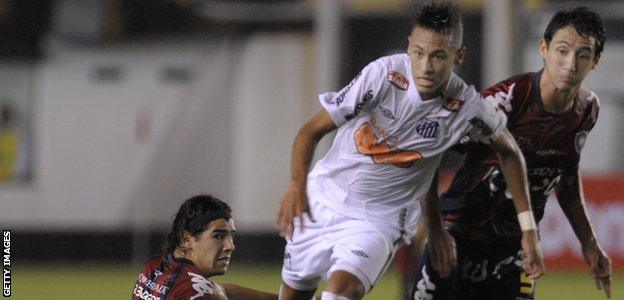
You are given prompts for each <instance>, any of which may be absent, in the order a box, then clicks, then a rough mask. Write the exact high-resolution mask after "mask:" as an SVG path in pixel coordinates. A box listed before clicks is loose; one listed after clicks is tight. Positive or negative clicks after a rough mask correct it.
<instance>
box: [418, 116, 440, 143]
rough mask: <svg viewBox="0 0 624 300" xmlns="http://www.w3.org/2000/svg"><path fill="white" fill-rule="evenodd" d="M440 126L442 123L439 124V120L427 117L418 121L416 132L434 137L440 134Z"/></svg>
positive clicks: (425, 136)
mask: <svg viewBox="0 0 624 300" xmlns="http://www.w3.org/2000/svg"><path fill="white" fill-rule="evenodd" d="M439 126H440V124H438V122H436V121H432V120H429V119H427V118H425V119H422V120H420V121H418V124H416V133H418V134H419V135H420V136H422V137H424V138H428V139H430V138H434V137H436V135H437V134H438V127H439Z"/></svg>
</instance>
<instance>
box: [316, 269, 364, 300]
mask: <svg viewBox="0 0 624 300" xmlns="http://www.w3.org/2000/svg"><path fill="white" fill-rule="evenodd" d="M325 292H328V293H330V294H333V295H339V296H341V297H345V298H344V299H348V300H359V299H362V298H363V297H364V294H365V293H366V289H365V287H364V284H363V283H362V282H361V281H360V280H359V279H358V278H357V277H356V276H355V275H353V274H351V273H349V272H346V271H340V270H339V271H336V272H334V273H332V275H331V277H330V278H329V281H328V282H327V286H326V287H325ZM321 299H323V300H325V298H321ZM327 299H340V300H344V299H343V298H327Z"/></svg>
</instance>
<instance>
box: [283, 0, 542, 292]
mask: <svg viewBox="0 0 624 300" xmlns="http://www.w3.org/2000/svg"><path fill="white" fill-rule="evenodd" d="M414 21H415V22H414V26H413V27H412V29H411V31H410V33H409V36H408V46H407V49H406V53H403V54H397V55H391V56H386V57H382V58H379V59H377V60H375V61H373V62H372V63H370V64H369V65H367V66H366V67H364V69H363V70H362V72H361V73H360V74H358V75H357V76H356V77H355V78H354V79H353V80H352V81H351V83H349V84H348V85H347V86H346V87H344V88H343V89H342V90H340V91H339V92H335V93H334V92H330V93H324V94H321V95H320V96H319V102H320V103H321V105H322V106H323V109H321V111H320V112H318V113H317V114H316V115H315V116H314V117H313V118H312V119H310V120H309V121H308V122H307V123H305V125H303V127H302V128H301V129H300V130H299V133H298V134H297V137H296V138H295V141H294V145H293V152H292V163H291V182H290V184H289V185H288V189H287V190H286V193H285V195H284V197H283V198H282V200H281V202H280V206H279V213H278V217H277V227H278V229H279V230H280V233H281V234H282V235H283V236H285V237H286V241H287V244H286V248H285V254H284V263H283V267H282V280H283V284H282V287H281V290H280V299H283V300H287V299H303V300H309V299H310V298H311V297H313V295H314V293H315V292H316V289H317V286H318V284H319V282H320V280H321V279H324V280H327V284H326V285H325V290H324V291H323V292H322V294H321V299H322V300H337V299H339V300H345V299H349V300H357V299H361V298H362V297H364V295H365V294H366V293H367V292H369V291H370V290H371V289H372V287H373V285H374V284H375V282H377V280H378V279H379V278H380V277H381V275H382V274H383V273H384V271H385V269H386V268H387V266H388V265H389V263H390V261H391V259H392V256H393V254H394V250H395V249H396V246H397V245H399V244H400V243H401V242H402V241H404V239H405V238H406V237H409V236H411V235H412V234H413V233H414V230H415V227H416V221H417V220H418V218H419V216H420V214H421V206H420V203H419V200H420V199H423V200H422V201H423V203H424V211H425V214H426V217H427V220H428V226H429V230H430V234H429V236H430V245H431V248H432V253H435V254H436V260H435V261H436V268H437V269H438V270H440V272H443V273H444V272H447V273H448V272H450V270H451V269H452V268H453V266H454V263H455V252H454V250H455V248H454V245H453V241H452V238H451V236H450V235H449V234H448V232H446V231H445V230H444V229H443V228H442V221H441V216H440V211H439V205H438V203H437V202H435V201H431V200H432V199H433V200H437V198H435V197H433V196H432V195H431V194H432V191H431V190H429V186H430V183H431V181H432V180H435V179H434V177H435V172H436V169H437V166H438V164H439V162H440V159H441V158H442V155H443V154H444V152H445V151H446V150H447V149H448V148H450V147H451V146H453V145H454V144H456V143H457V142H458V141H459V140H460V139H461V138H462V137H463V136H465V135H470V136H471V138H473V139H474V140H477V141H481V142H484V143H488V144H489V145H490V146H491V147H492V148H493V149H494V151H495V152H496V153H498V154H499V155H500V159H501V161H502V166H503V168H502V170H503V173H504V174H505V176H506V178H507V179H508V181H509V182H510V185H509V186H510V190H511V193H512V194H513V196H514V205H515V207H516V210H517V211H518V212H519V213H526V212H528V211H529V210H530V203H529V198H528V191H527V183H526V170H525V169H524V160H523V157H522V154H521V152H520V150H519V149H518V147H517V146H516V144H515V142H514V140H513V138H512V137H511V135H510V134H509V132H507V130H506V129H505V124H506V117H505V114H504V113H503V112H502V111H501V110H500V109H498V108H496V107H495V106H494V105H493V103H491V102H489V101H484V100H483V98H481V96H480V95H479V93H478V92H477V91H476V90H475V89H474V88H473V87H472V86H468V85H466V83H464V82H463V80H462V79H461V78H459V77H458V76H456V75H454V74H453V72H452V71H453V67H454V66H455V65H456V64H459V63H461V61H462V59H463V58H464V48H463V46H462V30H463V29H462V22H461V16H460V14H459V11H458V9H457V7H456V6H455V5H454V4H453V3H451V2H449V1H444V2H427V3H426V4H425V6H424V7H423V8H422V9H421V10H420V11H419V12H418V13H417V14H416V16H415V18H414ZM336 128H338V131H337V133H336V137H335V138H334V141H333V144H332V147H331V149H330V150H329V152H328V153H327V154H326V155H325V156H324V157H323V158H322V159H321V160H319V161H318V162H317V163H316V165H315V166H314V168H313V169H312V170H311V171H310V172H309V174H308V171H309V168H310V164H311V158H312V154H313V153H314V149H315V147H316V144H317V142H318V140H319V139H320V138H321V137H323V136H324V135H326V134H327V133H329V132H331V131H333V130H335V129H336ZM524 229H526V231H525V234H524V235H523V246H524V248H523V249H524V250H525V253H526V255H525V268H526V270H527V272H528V273H529V274H531V276H533V277H538V276H540V275H541V274H542V269H543V266H542V258H541V250H540V249H539V246H538V244H537V233H536V231H535V229H534V228H524Z"/></svg>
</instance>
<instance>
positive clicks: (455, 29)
mask: <svg viewBox="0 0 624 300" xmlns="http://www.w3.org/2000/svg"><path fill="white" fill-rule="evenodd" d="M416 27H422V28H425V29H430V30H433V31H435V32H438V33H441V34H443V35H446V36H450V37H451V38H452V40H453V41H454V42H456V43H457V46H458V47H461V45H462V39H463V31H464V29H463V27H464V26H463V23H462V17H461V13H460V12H459V9H458V8H457V5H456V4H455V3H454V2H452V1H433V0H430V1H425V5H424V6H423V7H422V8H420V10H418V11H417V12H416V13H415V16H414V22H413V24H412V29H414V28H416Z"/></svg>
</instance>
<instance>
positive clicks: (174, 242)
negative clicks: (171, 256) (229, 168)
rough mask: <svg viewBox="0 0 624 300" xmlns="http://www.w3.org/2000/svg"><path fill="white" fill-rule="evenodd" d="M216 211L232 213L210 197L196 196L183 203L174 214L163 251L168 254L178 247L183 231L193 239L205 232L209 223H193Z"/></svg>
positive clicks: (219, 201) (224, 204) (224, 205)
mask: <svg viewBox="0 0 624 300" xmlns="http://www.w3.org/2000/svg"><path fill="white" fill-rule="evenodd" d="M218 211H225V212H227V213H228V214H229V213H231V212H232V209H231V208H230V206H229V205H228V204H227V203H225V202H223V201H221V200H219V199H217V198H215V197H213V196H212V195H197V196H193V197H191V198H189V199H187V200H186V201H184V203H183V204H182V206H180V209H179V210H178V212H177V213H176V214H175V218H174V220H173V225H172V226H171V231H170V232H169V234H168V235H167V240H166V241H165V251H166V252H167V253H170V252H173V251H174V250H175V249H176V248H177V247H178V246H180V237H181V235H182V233H183V232H184V231H187V232H189V233H190V234H191V235H192V236H194V237H198V236H199V235H200V234H201V233H202V232H204V230H206V226H207V225H208V224H209V223H210V222H199V223H197V222H193V221H194V220H195V219H197V218H198V217H200V216H203V215H205V214H208V213H213V212H218Z"/></svg>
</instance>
